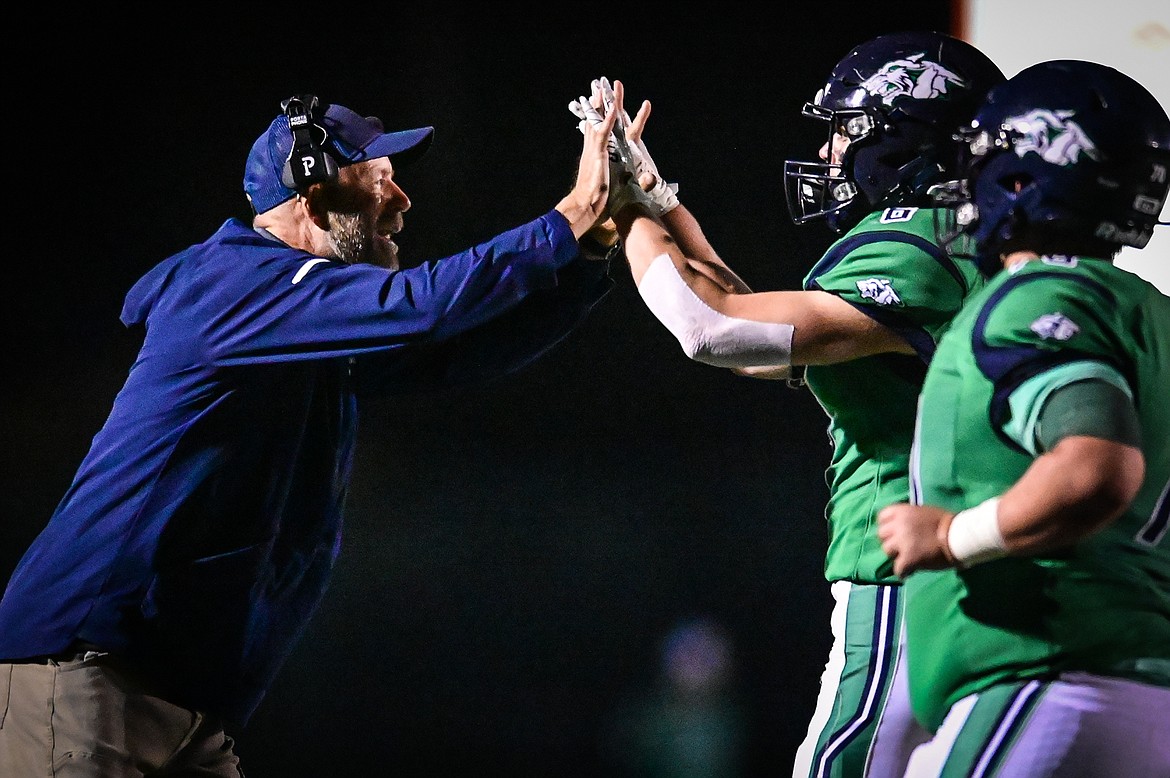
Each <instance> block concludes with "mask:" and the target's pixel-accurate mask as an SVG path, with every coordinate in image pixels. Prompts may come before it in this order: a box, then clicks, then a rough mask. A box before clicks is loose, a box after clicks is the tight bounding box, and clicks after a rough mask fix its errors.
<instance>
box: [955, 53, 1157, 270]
mask: <svg viewBox="0 0 1170 778" xmlns="http://www.w3.org/2000/svg"><path fill="white" fill-rule="evenodd" d="M956 139H957V140H958V141H959V142H960V147H961V150H962V152H963V156H964V158H965V160H964V162H963V163H962V167H963V178H964V182H963V186H962V187H961V195H960V196H959V197H958V198H957V200H958V202H957V205H958V208H959V213H960V214H961V215H963V216H964V218H963V219H962V221H963V222H964V223H962V224H960V225H958V226H959V228H960V229H961V230H963V231H964V232H966V233H967V234H968V235H970V236H971V237H972V238H973V239H974V242H975V246H976V253H977V255H978V262H979V267H980V270H981V271H982V272H983V273H984V274H985V275H992V274H994V273H995V272H997V271H998V270H999V269H1000V256H1001V255H1003V254H1006V253H1010V252H1012V251H1014V250H1017V249H1027V250H1029V251H1034V252H1037V253H1048V254H1054V253H1064V254H1073V253H1075V254H1082V255H1087V256H1099V257H1111V256H1112V255H1113V254H1114V253H1116V252H1117V251H1118V250H1119V249H1121V248H1122V247H1123V246H1132V247H1135V248H1142V247H1144V246H1145V245H1146V243H1147V242H1148V241H1149V239H1150V237H1151V235H1152V233H1153V228H1154V226H1155V225H1157V224H1158V223H1159V222H1158V216H1159V214H1160V212H1161V210H1162V208H1163V207H1164V205H1165V203H1166V200H1167V195H1168V192H1170V181H1168V178H1170V172H1168V171H1170V119H1168V118H1167V116H1166V112H1165V110H1164V109H1163V108H1162V107H1161V106H1160V105H1159V104H1158V103H1157V101H1156V100H1155V99H1154V98H1153V96H1152V95H1150V94H1149V92H1148V91H1146V90H1145V88H1144V87H1142V86H1141V85H1140V84H1138V83H1137V82H1136V81H1134V80H1133V79H1131V78H1129V77H1128V76H1126V75H1124V74H1123V73H1121V72H1119V71H1117V70H1114V69H1113V68H1110V67H1108V66H1105V65H1100V64H1097V63H1092V62H1081V61H1077V60H1055V61H1051V62H1043V63H1040V64H1038V65H1033V66H1032V67H1030V68H1027V69H1025V70H1023V71H1021V72H1020V73H1019V74H1017V75H1016V76H1015V77H1014V78H1013V79H1012V80H1011V81H1009V82H1007V83H1006V84H1004V85H1003V86H1001V87H998V88H997V89H994V90H992V92H991V94H990V95H989V96H988V99H987V101H986V103H985V105H984V106H983V107H981V108H980V109H979V111H978V112H977V113H976V115H975V117H974V119H973V120H972V122H971V123H970V124H969V125H968V126H967V127H965V128H964V129H963V130H962V131H961V132H960V133H959V134H958V135H957V136H956ZM950 194H954V193H953V192H952V193H950ZM943 196H944V197H945V196H947V195H943ZM938 237H939V239H940V240H942V239H943V238H944V236H942V235H939V236H938Z"/></svg>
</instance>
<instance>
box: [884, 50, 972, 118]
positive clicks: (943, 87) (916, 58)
mask: <svg viewBox="0 0 1170 778" xmlns="http://www.w3.org/2000/svg"><path fill="white" fill-rule="evenodd" d="M925 56H926V54H925V52H924V53H922V54H914V55H912V56H909V57H906V58H905V59H896V60H894V61H893V62H887V63H886V64H884V65H882V66H881V69H879V70H878V71H877V72H876V73H874V74H873V75H872V76H870V77H869V78H867V79H865V81H863V82H861V88H862V89H864V90H865V91H867V92H869V93H870V94H871V95H874V96H875V97H880V98H881V99H882V102H883V103H885V104H886V105H891V104H892V103H893V102H894V100H896V99H897V98H899V97H904V96H909V97H913V98H915V99H916V100H931V99H934V98H936V97H942V96H944V95H946V94H947V88H948V87H949V86H951V85H954V86H956V87H960V88H966V87H967V82H966V81H964V80H963V79H962V78H960V77H959V75H958V74H957V73H955V72H954V71H951V70H947V69H946V68H944V67H943V66H942V65H940V64H938V63H937V62H931V61H930V60H928V59H927V60H924V59H923V57H925Z"/></svg>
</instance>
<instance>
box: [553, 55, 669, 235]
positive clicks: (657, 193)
mask: <svg viewBox="0 0 1170 778" xmlns="http://www.w3.org/2000/svg"><path fill="white" fill-rule="evenodd" d="M590 87H591V90H592V97H591V98H586V97H585V96H584V95H582V96H581V97H578V98H577V99H576V100H574V101H573V102H571V103H569V110H570V111H572V112H573V114H574V115H575V116H577V117H578V118H579V119H581V121H580V122H579V123H578V125H577V126H578V129H580V130H581V131H582V132H584V131H585V122H590V123H592V124H598V123H600V122H601V121H602V115H601V112H600V111H598V109H597V108H596V107H594V103H595V102H599V103H601V105H602V106H603V107H604V108H606V109H607V110H608V109H611V108H612V107H613V104H614V102H615V100H616V97H615V95H614V91H613V87H612V85H611V84H610V83H609V79H608V78H606V77H604V76H602V77H601V78H599V79H594V80H593V82H592V84H591V85H590ZM630 121H631V119H630V115H629V114H628V113H627V112H626V111H625V110H624V109H623V110H622V112H621V115H619V116H618V120H617V124H616V125H615V126H614V131H613V133H612V134H611V136H610V142H609V150H610V154H611V155H612V156H616V157H617V159H618V160H619V161H620V162H621V163H622V165H623V167H624V168H625V170H626V171H627V172H629V173H630V175H631V176H632V177H633V180H634V181H635V182H637V181H638V180H639V179H641V178H642V177H644V176H645V175H647V174H649V175H651V176H653V178H654V185H653V186H652V187H651V188H650V190H649V191H647V192H646V194H647V195H648V197H649V201H650V202H649V207H650V209H651V211H652V212H653V213H655V214H656V215H658V216H661V215H662V214H664V213H666V212H668V211H670V210H671V209H673V208H674V207H675V206H677V205H678V197H677V192H678V184H668V183H666V181H664V180H663V178H662V175H661V174H660V173H659V172H658V166H657V165H656V164H655V163H654V159H653V158H652V157H651V156H650V152H649V151H647V150H646V144H645V143H643V142H642V139H641V137H640V136H639V138H638V139H637V140H635V141H630V140H629V139H628V138H627V137H626V128H627V127H628V126H629V124H630Z"/></svg>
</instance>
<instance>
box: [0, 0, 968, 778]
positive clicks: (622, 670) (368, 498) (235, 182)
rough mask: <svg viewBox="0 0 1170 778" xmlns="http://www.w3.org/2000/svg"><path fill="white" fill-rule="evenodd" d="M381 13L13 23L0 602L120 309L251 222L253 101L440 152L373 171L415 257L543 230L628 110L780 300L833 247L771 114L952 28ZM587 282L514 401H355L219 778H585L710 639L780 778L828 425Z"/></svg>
mask: <svg viewBox="0 0 1170 778" xmlns="http://www.w3.org/2000/svg"><path fill="white" fill-rule="evenodd" d="M158 8H159V9H162V8H164V6H158ZM380 11H381V13H382V17H381V18H370V17H369V13H370V9H367V8H361V9H338V8H333V9H319V10H318V11H317V12H315V13H314V14H312V15H308V14H304V13H303V12H297V13H294V12H293V11H292V9H288V12H286V13H282V14H280V17H281V18H280V19H273V18H264V17H261V16H259V15H256V17H255V18H246V17H242V16H236V17H234V18H227V17H226V16H223V14H224V12H223V11H219V12H216V18H214V19H212V18H196V17H195V16H194V15H192V16H191V18H182V14H181V13H179V14H177V15H176V14H174V13H173V12H172V11H171V10H170V9H167V10H166V11H161V10H160V11H158V12H157V16H155V17H152V18H150V19H141V18H139V19H136V21H135V23H134V25H133V26H131V25H129V24H127V23H124V22H123V21H120V20H113V21H112V20H110V19H108V18H102V17H100V16H98V15H96V13H93V12H90V14H89V15H87V16H85V17H83V18H76V17H73V18H71V19H70V20H69V22H68V23H65V22H64V21H62V20H56V19H42V20H41V21H39V22H37V23H34V24H32V25H30V26H29V28H28V30H27V32H28V40H27V41H26V42H25V45H26V46H29V47H31V49H32V50H33V51H34V55H32V56H30V58H28V59H27V60H22V62H21V63H20V65H19V66H17V68H16V70H15V71H14V75H15V78H13V79H12V81H13V86H12V91H11V92H10V94H9V95H8V100H9V105H8V115H9V117H10V118H11V119H14V120H15V122H14V124H10V125H9V127H8V128H7V133H6V135H7V138H8V140H7V143H9V144H12V145H10V146H9V149H8V156H9V161H10V163H11V166H10V167H9V172H10V173H12V172H14V171H21V172H20V174H19V175H16V176H15V177H14V179H10V180H8V181H7V184H8V187H7V188H8V190H9V191H8V198H6V200H7V202H8V203H9V205H8V206H7V207H8V209H9V215H10V216H11V217H13V218H11V220H10V222H9V233H8V246H7V248H8V251H7V258H6V262H5V266H6V270H5V273H6V282H5V285H4V290H5V292H6V294H5V298H6V306H5V307H6V309H7V311H8V313H7V315H6V318H7V317H8V316H11V318H10V319H9V321H8V325H7V326H6V327H5V329H6V330H7V333H8V337H7V338H6V341H7V344H8V349H12V351H10V352H9V357H8V359H6V360H5V361H6V362H7V363H8V365H9V368H8V369H7V370H6V375H5V378H4V381H3V403H4V408H5V409H6V412H5V413H4V414H3V415H2V416H0V418H3V422H2V423H3V429H4V443H5V445H4V446H3V447H2V450H3V457H4V460H5V461H4V462H3V467H2V472H3V473H4V476H3V477H4V488H3V489H2V490H0V500H2V504H3V510H2V519H0V580H6V579H7V577H8V575H9V574H10V573H11V570H12V568H13V566H15V564H16V562H17V560H18V558H19V556H20V554H21V553H22V552H23V550H24V548H25V547H26V546H27V544H28V543H29V542H30V541H31V540H32V539H33V537H34V535H35V534H36V532H37V531H39V529H40V528H41V527H42V526H43V524H44V522H45V521H46V520H47V518H48V516H49V514H50V513H51V512H52V510H53V508H54V506H55V504H56V502H57V500H58V499H59V498H60V496H61V495H62V494H63V493H64V491H65V489H66V488H67V486H68V484H69V481H70V479H71V478H72V476H73V472H74V469H75V468H76V466H77V464H78V463H79V462H80V460H81V458H82V457H83V455H84V454H85V451H86V449H87V447H88V445H89V441H90V438H91V437H92V435H93V434H94V433H95V432H96V431H97V429H98V428H99V427H100V425H101V423H102V422H103V420H104V418H105V415H106V413H107V411H108V409H109V405H110V403H111V401H112V399H113V397H114V394H115V393H116V392H117V390H118V388H119V387H120V385H121V383H122V380H123V378H124V376H125V372H126V370H127V368H128V367H129V365H130V363H131V361H132V360H133V357H134V354H135V352H136V349H137V346H138V340H137V337H136V336H135V335H134V334H133V333H129V332H127V331H125V330H124V329H123V328H122V327H121V325H120V324H119V322H118V313H119V310H120V308H121V303H122V297H123V295H124V294H125V292H126V291H127V290H128V288H129V287H130V285H131V284H132V283H133V282H134V281H135V280H136V279H137V278H138V277H139V276H140V275H141V274H142V273H144V272H145V271H146V270H148V269H149V268H150V267H151V266H152V265H154V264H155V263H157V262H158V261H160V260H161V259H163V258H164V257H165V256H167V255H169V254H171V253H173V252H175V251H177V250H179V249H181V248H183V247H185V246H187V245H188V244H190V243H193V242H197V241H200V240H203V239H204V238H205V237H206V236H207V235H209V234H210V233H211V232H213V231H214V230H215V229H216V228H217V227H218V226H219V225H220V224H221V223H222V222H223V221H224V220H225V219H226V218H228V217H229V216H240V217H247V216H249V210H248V206H247V203H246V201H245V200H244V197H243V193H242V189H241V178H242V172H243V163H244V158H245V157H246V155H247V152H248V149H249V147H250V145H251V143H252V141H253V140H254V139H255V137H256V136H257V135H258V134H259V133H260V132H261V131H263V130H264V128H265V127H266V126H267V124H268V123H269V121H271V119H272V118H273V116H275V115H276V113H277V111H278V109H279V103H280V101H281V100H282V99H283V98H284V97H287V96H288V95H290V94H294V93H303V92H314V93H316V94H318V95H319V96H321V97H322V99H323V100H324V101H326V102H338V103H342V104H344V105H348V106H350V107H351V108H354V109H355V110H357V111H359V112H362V113H369V114H377V115H379V116H381V117H382V119H383V120H384V121H385V123H386V125H387V127H388V128H389V129H405V128H407V127H416V126H421V125H427V124H430V125H434V126H435V127H436V128H437V130H436V137H435V142H434V144H433V146H432V148H431V150H430V152H429V153H428V155H427V156H426V157H425V158H424V159H423V161H421V162H420V163H419V164H417V165H415V166H413V167H411V168H409V169H408V170H406V171H404V172H403V173H402V174H401V175H400V176H399V182H400V183H401V184H402V186H403V188H404V189H405V190H406V191H407V193H408V194H409V195H410V197H411V198H412V200H413V202H414V207H413V208H412V210H411V211H410V212H409V213H408V214H407V215H406V229H405V231H404V232H403V233H402V234H401V235H400V236H399V243H400V245H401V247H402V254H403V257H404V259H405V260H406V261H407V262H416V261H421V260H423V259H432V258H437V257H440V256H444V255H446V254H450V253H453V252H455V251H458V250H460V249H462V248H465V247H467V246H469V245H471V244H473V243H477V242H479V241H482V240H485V239H487V238H489V237H490V236H492V235H494V234H496V233H497V232H500V231H502V230H504V229H507V228H510V227H512V226H515V225H517V224H519V223H521V222H524V221H527V220H529V219H531V218H533V217H535V216H537V215H539V214H541V213H544V212H545V211H547V210H548V209H549V208H551V207H552V206H553V205H554V204H555V203H556V201H557V200H558V199H559V198H560V197H561V196H562V195H563V194H564V193H565V192H566V191H567V189H568V187H569V186H570V184H571V181H572V178H573V175H574V173H575V169H576V155H577V154H578V153H579V149H580V135H579V134H578V132H577V129H576V118H575V117H573V116H572V115H571V114H570V113H569V111H568V110H567V108H566V106H567V103H568V102H569V100H570V99H572V98H574V97H576V96H577V95H578V94H582V93H587V90H588V85H589V82H590V80H591V79H592V78H594V77H596V76H599V75H608V76H609V77H610V78H619V79H621V80H623V81H624V82H625V83H626V86H627V92H628V98H627V104H628V105H629V106H631V107H636V106H637V104H638V102H639V101H640V100H641V99H642V98H644V97H645V98H649V99H651V100H652V101H653V103H654V113H653V117H652V119H651V122H650V126H649V129H648V130H647V135H646V140H647V143H648V145H649V147H650V149H651V151H652V152H653V154H654V157H655V159H656V160H657V162H658V163H659V166H660V167H661V169H662V170H663V173H664V174H665V175H666V177H667V178H668V179H671V180H675V181H678V182H679V183H680V185H681V192H680V194H681V197H682V199H683V200H684V202H686V203H687V204H688V206H689V207H690V209H691V210H692V211H693V212H694V213H695V214H696V215H697V216H698V217H699V219H700V221H701V222H702V223H703V225H704V228H705V230H706V232H707V234H708V236H709V237H710V239H711V241H712V242H713V244H714V245H715V246H716V248H718V249H719V250H720V251H721V253H722V254H723V256H724V257H725V259H726V260H727V261H728V263H729V264H730V265H731V266H732V267H733V268H735V269H736V270H737V271H738V272H739V274H740V275H741V276H742V277H743V278H744V279H745V280H746V281H747V282H748V283H749V284H750V285H751V286H752V287H753V288H755V289H760V290H763V289H779V288H797V287H798V286H799V283H800V280H801V278H802V277H803V275H804V273H805V272H806V271H807V269H808V268H809V267H811V265H812V263H813V262H814V261H815V260H816V258H817V257H819V255H820V252H821V251H823V250H824V248H825V247H827V245H828V244H829V242H830V241H831V239H832V238H833V235H832V233H830V232H829V231H828V230H827V229H825V228H824V227H823V226H821V225H819V224H813V225H808V226H804V227H795V226H793V225H792V224H791V222H790V220H789V218H788V214H787V209H786V206H785V203H784V193H783V182H782V175H781V167H782V164H783V161H784V160H785V159H787V158H797V159H813V158H815V153H816V150H817V148H818V146H819V145H820V144H821V143H822V142H823V137H822V134H821V128H820V127H818V126H816V125H815V123H813V122H810V121H809V120H805V119H802V118H801V117H800V115H799V112H800V106H801V104H802V103H803V102H804V101H805V100H808V99H811V98H812V96H813V94H814V93H815V92H816V90H817V89H818V88H819V87H820V86H821V84H822V82H823V80H824V78H825V76H827V74H828V72H829V71H830V69H831V68H832V66H833V64H834V63H835V62H836V61H837V60H838V59H839V58H840V57H841V56H842V55H844V54H845V53H846V52H847V51H848V49H849V48H850V47H851V46H852V45H853V44H855V43H859V42H861V41H863V40H866V39H868V38H870V37H873V36H875V35H878V34H881V33H885V32H894V31H898V30H905V29H938V30H947V29H949V26H950V6H949V4H948V3H943V2H927V1H926V0H915V2H902V3H899V4H896V5H886V4H872V5H871V4H850V3H847V4H797V5H784V6H779V7H776V8H774V9H773V10H771V11H769V12H768V13H767V14H764V13H763V11H762V9H761V10H757V11H756V12H753V13H747V12H746V11H745V10H744V9H743V7H741V6H738V5H728V6H723V7H714V6H708V7H703V8H696V9H693V10H687V11H683V10H682V6H677V7H676V8H674V9H673V10H670V12H669V15H657V14H651V13H649V12H648V11H641V12H636V11H634V10H631V9H630V8H627V7H625V6H622V5H620V4H618V5H614V4H608V5H606V4H603V5H601V6H596V5H594V6H592V7H589V8H579V9H575V10H571V9H567V8H565V9H554V8H547V7H539V6H538V7H533V8H526V9H525V8H520V7H514V8H510V9H507V10H500V11H496V12H494V15H492V16H490V17H489V16H488V15H487V14H486V12H480V13H475V14H473V15H468V10H467V9H466V8H464V7H462V6H459V5H443V4H427V5H426V8H425V9H418V8H410V9H406V8H397V7H392V6H387V7H385V8H382V9H380ZM757 13H758V14H760V15H757ZM208 14H209V17H210V16H211V13H210V12H208ZM298 14H302V15H301V16H298ZM103 30H104V31H103ZM18 32H19V31H14V32H13V34H18ZM20 34H23V33H20ZM613 276H614V278H615V279H616V287H615V289H614V290H613V292H612V293H611V294H610V295H609V296H608V297H607V298H605V299H604V300H603V301H602V302H601V303H600V304H599V305H598V306H597V308H596V309H595V310H594V312H593V313H592V315H591V317H590V318H589V319H588V320H587V321H586V322H585V323H584V324H583V325H582V326H581V327H580V328H579V329H578V330H576V331H575V332H574V333H573V334H572V335H571V336H570V337H569V338H568V339H567V340H566V341H565V342H563V343H562V344H561V345H560V346H559V347H558V348H557V349H556V350H554V351H553V352H551V353H550V354H549V355H547V356H546V357H545V358H544V359H542V360H541V361H539V362H538V363H536V364H534V365H532V366H530V367H529V368H527V369H526V370H524V371H522V372H521V373H518V374H515V375H513V376H509V377H507V378H505V379H502V380H500V381H497V382H494V383H492V384H490V385H484V386H479V387H475V388H471V389H460V390H454V389H453V390H450V391H447V392H442V393H438V394H435V395H432V396H426V397H418V398H412V399H409V400H404V399H402V398H397V399H394V400H389V399H385V400H373V401H370V402H367V403H366V404H365V405H364V406H363V408H362V422H361V432H360V436H359V447H358V452H357V472H356V476H355V479H354V482H353V486H352V492H351V498H350V503H349V518H348V524H347V530H346V535H345V539H344V546H343V551H342V557H341V560H340V563H339V566H338V569H337V571H336V575H335V578H334V582H333V585H332V587H331V589H330V591H329V593H328V595H327V597H326V599H325V602H324V604H323V606H322V608H321V610H320V611H319V612H318V613H317V615H316V616H315V618H314V620H313V621H312V623H311V624H310V626H309V628H308V630H307V632H306V634H305V636H304V638H303V639H302V640H301V642H300V643H298V645H297V647H296V649H295V650H294V652H293V654H292V656H291V658H290V659H289V661H288V663H287V664H286V666H285V668H284V670H283V672H282V674H281V675H280V677H279V678H278V681H277V683H276V684H275V685H274V687H273V688H272V689H271V691H270V693H269V695H268V697H267V698H266V700H265V702H264V704H263V705H262V707H261V709H260V711H259V712H258V713H257V714H256V716H255V717H254V719H253V720H252V722H251V723H250V724H249V725H248V726H247V727H246V728H245V729H244V730H242V731H240V732H238V733H236V734H237V736H238V737H237V741H238V742H237V750H238V753H239V754H240V755H241V758H242V764H243V767H244V769H245V771H246V772H247V774H248V776H249V778H257V777H259V778H265V777H267V776H335V775H337V776H341V775H346V776H348V775H363V776H364V775H377V776H380V775H401V776H413V775H456V774H459V775H511V776H565V775H588V776H593V775H609V774H612V772H613V769H614V768H613V767H612V766H611V765H608V764H607V763H606V762H605V761H604V760H603V759H602V757H601V755H600V748H599V739H600V733H601V732H602V731H603V730H604V728H605V727H606V726H607V724H608V722H610V721H611V720H612V718H613V716H614V715H615V711H616V710H617V709H618V708H619V706H620V705H621V704H622V703H623V700H627V699H629V698H630V697H631V696H636V695H638V694H640V693H642V692H643V691H645V690H646V689H649V688H650V687H651V686H652V685H653V684H654V683H655V681H656V675H657V673H658V662H659V648H660V641H661V640H662V639H663V637H664V636H665V635H666V634H667V633H668V631H669V630H670V629H672V628H673V627H674V626H676V625H677V624H679V623H680V622H681V621H683V620H685V619H688V618H690V617H693V616H707V617H710V618H712V619H714V620H716V621H717V622H718V623H720V624H721V625H723V627H724V628H725V629H726V630H727V632H728V634H729V635H730V638H731V640H732V645H733V649H734V660H735V665H734V669H735V686H734V691H735V694H736V695H737V697H738V699H739V700H740V701H741V703H742V705H743V707H744V710H745V711H746V712H747V716H748V718H747V731H746V737H747V744H748V745H747V752H746V760H747V761H746V767H745V771H744V774H745V775H751V776H756V775H781V774H788V771H789V770H790V764H791V759H792V755H793V752H794V750H795V748H796V745H797V744H798V743H799V741H800V739H801V738H802V736H803V731H804V728H805V726H806V723H807V718H808V716H809V714H810V713H811V711H812V706H813V703H814V701H815V696H816V691H817V683H818V676H819V673H820V670H821V667H822V665H823V663H824V661H825V657H826V654H827V651H828V648H829V644H830V635H829V625H828V616H829V611H830V604H831V603H830V599H829V595H828V587H827V584H826V583H825V581H824V580H823V578H822V577H821V562H822V558H823V553H824V545H825V540H826V532H825V526H824V522H823V518H822V508H823V503H824V500H825V497H826V488H825V485H824V479H823V469H824V467H825V466H826V464H827V463H828V457H829V453H830V449H829V445H828V442H827V439H826V435H825V424H826V419H825V417H824V413H823V411H822V410H821V408H820V407H819V406H818V405H817V403H816V401H815V400H814V399H813V397H812V396H811V395H810V394H809V393H808V392H807V391H806V390H791V389H788V388H786V387H785V386H784V385H782V384H781V383H779V382H769V381H753V380H749V379H743V378H737V377H735V376H733V375H731V374H730V373H728V372H726V371H723V370H719V369H716V368H712V367H708V366H704V365H700V364H697V363H694V362H691V361H689V360H687V359H686V357H685V356H684V355H683V354H682V352H681V350H680V349H679V348H678V345H677V343H676V342H675V341H674V340H673V338H672V337H671V336H670V335H669V334H668V333H667V332H666V330H665V329H664V328H662V327H661V325H659V324H658V323H657V322H656V321H655V320H654V319H653V318H652V317H651V316H650V314H649V313H648V312H647V311H646V309H645V308H644V306H643V305H642V303H641V300H640V299H639V298H638V296H637V292H636V290H634V288H633V284H632V282H631V280H630V277H629V272H628V269H627V268H625V267H624V265H615V267H614V270H613Z"/></svg>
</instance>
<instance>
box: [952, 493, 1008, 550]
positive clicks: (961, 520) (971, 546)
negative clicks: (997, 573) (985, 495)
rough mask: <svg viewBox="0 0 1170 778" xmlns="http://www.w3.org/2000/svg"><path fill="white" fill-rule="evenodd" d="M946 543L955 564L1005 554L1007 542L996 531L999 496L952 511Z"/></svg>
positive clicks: (997, 527)
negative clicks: (961, 509)
mask: <svg viewBox="0 0 1170 778" xmlns="http://www.w3.org/2000/svg"><path fill="white" fill-rule="evenodd" d="M947 546H948V547H949V548H950V550H951V556H952V557H954V559H955V562H956V563H957V564H958V566H959V567H970V566H971V565H977V564H979V563H980V562H987V561H989V560H991V559H999V558H1000V557H1002V556H1006V555H1007V544H1006V543H1004V539H1003V534H1002V533H1001V532H1000V531H999V498H998V497H992V498H991V499H990V500H984V501H983V502H981V503H979V504H978V505H976V506H975V507H974V508H968V509H967V510H965V511H959V512H958V513H956V514H955V517H954V518H953V519H951V526H950V528H949V529H948V530H947Z"/></svg>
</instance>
